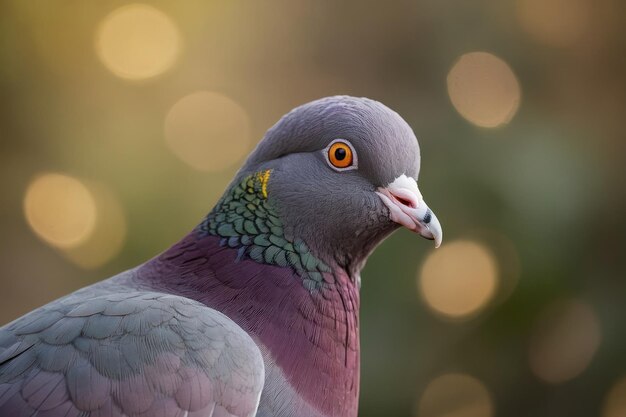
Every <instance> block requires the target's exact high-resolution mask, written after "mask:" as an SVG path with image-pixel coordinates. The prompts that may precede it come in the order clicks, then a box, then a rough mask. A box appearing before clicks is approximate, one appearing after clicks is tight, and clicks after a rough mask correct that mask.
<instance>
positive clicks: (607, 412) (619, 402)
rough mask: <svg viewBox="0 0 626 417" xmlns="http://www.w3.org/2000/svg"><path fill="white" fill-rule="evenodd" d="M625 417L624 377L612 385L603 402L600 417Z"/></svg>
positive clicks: (625, 382) (625, 389)
mask: <svg viewBox="0 0 626 417" xmlns="http://www.w3.org/2000/svg"><path fill="white" fill-rule="evenodd" d="M624 416H626V377H622V378H621V379H620V380H619V381H617V382H616V383H615V385H613V387H612V388H611V390H610V391H609V393H608V394H607V396H606V399H605V400H604V412H603V413H602V417H624Z"/></svg>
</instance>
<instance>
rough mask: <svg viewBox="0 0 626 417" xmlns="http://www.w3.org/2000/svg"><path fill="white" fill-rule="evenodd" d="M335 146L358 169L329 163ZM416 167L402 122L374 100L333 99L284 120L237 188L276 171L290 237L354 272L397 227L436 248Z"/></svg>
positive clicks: (276, 193) (413, 142)
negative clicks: (348, 152) (345, 149)
mask: <svg viewBox="0 0 626 417" xmlns="http://www.w3.org/2000/svg"><path fill="white" fill-rule="evenodd" d="M334 141H340V142H342V143H346V144H347V145H348V146H349V147H350V148H351V149H352V150H353V153H354V161H353V162H354V164H353V166H352V167H349V168H353V169H338V168H337V167H334V166H333V165H332V163H330V160H329V159H328V158H329V155H328V152H329V147H330V146H332V144H333V143H334ZM419 169H420V150H419V145H418V143H417V139H416V137H415V135H414V133H413V131H412V129H411V128H410V126H409V125H408V124H407V123H406V122H405V121H404V120H403V119H402V117H400V116H399V115H398V114H397V113H396V112H394V111H393V110H391V109H389V108H388V107H386V106H385V105H383V104H381V103H379V102H377V101H374V100H370V99H367V98H356V97H349V96H334V97H327V98H323V99H320V100H316V101H313V102H310V103H307V104H304V105H302V106H300V107H297V108H295V109H294V110H292V111H291V112H289V113H288V114H286V115H285V116H283V117H282V118H281V119H280V121H278V122H277V123H276V124H275V125H274V126H273V127H272V128H270V129H269V130H268V132H267V133H266V135H265V137H264V138H263V140H262V141H261V142H260V143H259V144H258V146H257V147H256V149H255V150H254V151H253V152H252V154H251V155H250V156H249V158H248V160H247V161H246V163H245V164H244V166H243V167H242V169H241V170H240V172H239V173H238V175H237V177H236V179H235V182H234V183H237V181H239V180H240V179H241V178H243V177H245V176H247V175H250V174H254V173H258V172H262V171H265V170H271V177H270V179H269V181H268V184H267V194H268V200H269V201H270V202H271V203H272V204H273V205H274V206H275V207H276V209H277V210H278V212H279V213H280V217H281V219H282V221H283V223H284V225H285V234H286V235H287V237H289V238H300V239H302V240H304V241H305V242H306V243H307V244H308V245H309V246H310V247H311V250H312V251H314V252H315V254H316V255H317V256H319V257H320V258H322V259H323V260H324V261H326V262H329V263H331V264H337V265H339V266H340V267H343V268H345V269H346V270H347V271H348V272H350V273H352V274H354V275H356V274H358V271H359V270H360V268H361V267H362V265H363V262H364V261H365V259H366V258H367V255H368V254H369V253H370V252H371V251H372V250H373V249H374V247H375V246H376V245H377V244H378V243H380V241H381V240H382V239H383V238H384V237H386V236H387V235H388V234H389V233H391V232H392V231H393V230H395V229H396V228H397V227H399V225H404V226H406V227H408V228H410V229H412V230H414V231H417V232H419V233H420V234H422V235H423V236H425V237H428V238H435V239H436V240H437V243H439V241H440V234H441V232H440V226H439V225H438V222H437V223H436V225H435V223H433V222H432V221H431V219H432V218H434V220H435V221H436V217H434V215H433V214H432V212H431V211H430V209H428V207H427V206H426V204H425V203H424V202H423V200H422V198H421V195H420V194H419V191H418V190H417V184H416V180H417V177H418V174H419ZM413 184H415V185H414V186H413ZM425 218H426V220H428V221H427V222H424V219H425ZM428 223H429V224H428ZM435 226H436V227H435ZM430 229H432V230H430Z"/></svg>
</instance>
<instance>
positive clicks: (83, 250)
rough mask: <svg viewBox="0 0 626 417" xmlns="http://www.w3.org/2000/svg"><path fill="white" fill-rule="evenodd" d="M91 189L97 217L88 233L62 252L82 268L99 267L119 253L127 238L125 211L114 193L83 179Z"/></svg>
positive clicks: (102, 185) (101, 185) (107, 188)
mask: <svg viewBox="0 0 626 417" xmlns="http://www.w3.org/2000/svg"><path fill="white" fill-rule="evenodd" d="M86 185H87V186H88V187H89V189H90V190H91V193H92V195H93V196H94V200H95V202H96V207H97V208H98V218H97V221H96V225H95V227H94V230H93V232H92V233H91V235H90V237H89V238H88V239H87V240H85V241H84V242H83V243H82V244H81V245H80V246H77V247H75V248H68V249H65V250H64V251H63V254H64V255H65V257H66V258H67V259H69V260H70V261H71V262H72V263H74V264H76V265H78V266H80V267H81V268H84V269H94V268H98V267H100V266H102V265H104V264H106V263H107V262H109V261H110V260H111V259H113V258H115V256H116V255H118V254H119V253H120V251H121V249H122V247H123V245H124V242H125V240H126V233H127V227H126V214H125V212H124V208H123V206H122V204H121V202H120V200H119V199H118V197H117V195H116V194H115V193H114V192H113V190H111V189H110V188H109V187H107V186H106V185H104V184H100V183H93V182H92V183H86Z"/></svg>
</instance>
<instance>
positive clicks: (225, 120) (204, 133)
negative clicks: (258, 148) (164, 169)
mask: <svg viewBox="0 0 626 417" xmlns="http://www.w3.org/2000/svg"><path fill="white" fill-rule="evenodd" d="M164 131H165V140H166V142H167V145H168V146H169V148H170V149H171V151H172V152H173V153H174V154H175V155H176V156H178V157H179V158H180V159H181V160H182V161H184V162H185V163H187V164H188V165H190V166H191V167H193V168H195V169H197V170H200V171H219V170H222V169H224V168H227V167H229V166H232V165H233V164H235V163H236V162H238V161H239V160H240V159H242V158H243V157H244V156H245V155H246V153H247V152H248V151H249V150H250V122H249V120H248V115H247V113H246V111H245V110H244V109H243V107H241V106H240V105H239V104H238V103H237V102H235V101H234V100H232V99H230V98H229V97H226V96H224V95H222V94H219V93H215V92H211V91H197V92H194V93H192V94H189V95H187V96H185V97H183V98H181V99H180V100H179V101H178V102H176V103H175V104H174V105H173V106H172V108H171V109H170V111H169V112H168V114H167V116H166V117H165V126H164Z"/></svg>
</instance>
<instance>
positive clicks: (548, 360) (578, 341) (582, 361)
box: [529, 299, 601, 384]
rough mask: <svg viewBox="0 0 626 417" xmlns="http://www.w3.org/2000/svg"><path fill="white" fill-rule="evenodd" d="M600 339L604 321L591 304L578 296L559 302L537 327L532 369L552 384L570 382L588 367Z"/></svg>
mask: <svg viewBox="0 0 626 417" xmlns="http://www.w3.org/2000/svg"><path fill="white" fill-rule="evenodd" d="M600 341H601V330H600V323H599V320H598V318H597V316H596V314H595V312H594V310H593V309H592V308H591V306H589V305H588V304H586V303H584V302H582V301H580V300H576V299H571V300H559V301H556V302H554V303H553V304H551V305H550V306H548V308H547V309H546V310H545V311H544V312H543V313H542V314H541V315H540V317H539V318H538V319H537V322H536V324H535V326H534V329H533V334H532V337H531V340H530V346H529V363H530V369H531V370H532V372H533V373H534V374H535V375H536V376H537V377H538V378H540V379H542V380H544V381H546V382H548V383H551V384H559V383H562V382H565V381H569V380H570V379H572V378H575V377H576V376H578V375H579V374H581V373H582V372H583V371H584V370H585V369H587V367H588V366H589V364H590V363H591V360H592V359H593V356H594V355H595V353H596V351H597V349H598V347H599V345H600Z"/></svg>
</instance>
